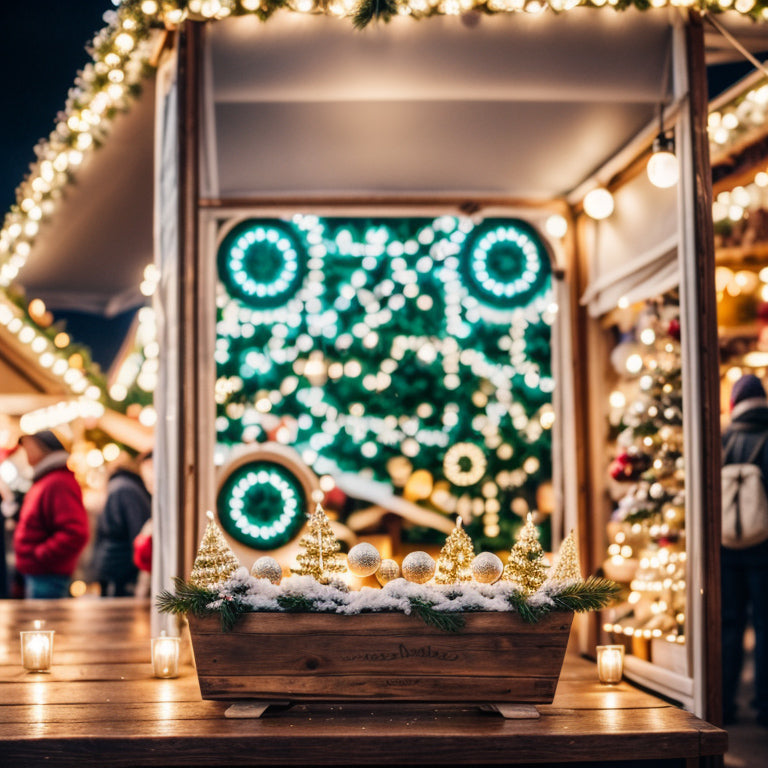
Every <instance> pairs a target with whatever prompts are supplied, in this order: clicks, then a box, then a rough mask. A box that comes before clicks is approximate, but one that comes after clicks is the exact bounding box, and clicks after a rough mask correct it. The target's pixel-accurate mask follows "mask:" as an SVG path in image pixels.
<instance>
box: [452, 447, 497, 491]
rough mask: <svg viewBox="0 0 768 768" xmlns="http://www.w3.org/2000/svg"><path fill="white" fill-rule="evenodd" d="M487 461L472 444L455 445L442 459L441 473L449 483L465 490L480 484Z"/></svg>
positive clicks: (481, 451) (480, 451) (479, 449)
mask: <svg viewBox="0 0 768 768" xmlns="http://www.w3.org/2000/svg"><path fill="white" fill-rule="evenodd" d="M487 465H488V461H487V459H486V458H485V454H484V453H483V450H482V449H481V448H479V447H478V446H477V445H475V444H474V443H456V445H452V446H451V447H450V448H449V449H448V450H447V451H446V452H445V456H444V457H443V471H444V472H445V476H446V478H447V479H448V481H449V482H451V483H453V484H454V485H458V486H460V487H462V488H466V487H467V486H469V485H474V484H475V483H478V482H480V480H481V479H482V478H483V476H484V475H485V468H486V466H487Z"/></svg>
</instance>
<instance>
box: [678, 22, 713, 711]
mask: <svg viewBox="0 0 768 768" xmlns="http://www.w3.org/2000/svg"><path fill="white" fill-rule="evenodd" d="M685 38H686V46H685V49H686V69H687V75H688V78H687V79H688V87H689V101H688V109H689V129H690V141H691V147H692V162H693V168H692V171H693V176H694V182H693V183H694V200H693V210H692V211H690V212H689V215H691V216H693V219H694V247H695V253H696V259H697V264H696V269H695V270H694V272H695V274H694V275H688V276H687V277H686V280H687V284H688V285H689V287H690V288H691V289H692V294H693V295H692V296H691V297H690V300H691V301H692V302H694V306H695V309H696V319H697V322H698V327H696V328H691V329H690V333H691V336H692V338H693V340H694V342H693V343H695V344H696V345H697V347H698V349H697V352H696V354H697V355H698V360H699V363H700V365H699V370H698V371H694V370H689V371H688V372H687V375H688V376H697V377H699V394H700V397H699V400H698V402H687V403H685V405H684V407H685V409H686V411H687V412H688V414H690V415H691V416H692V418H693V419H695V420H696V421H697V422H698V424H699V425H700V434H701V442H702V445H701V452H700V454H699V457H700V461H701V465H702V466H701V471H700V472H699V473H698V478H699V481H700V485H699V487H691V486H689V485H688V480H686V495H687V496H688V497H689V498H694V497H699V498H700V499H701V512H702V518H703V519H702V523H701V536H700V538H699V540H698V541H697V542H696V545H697V547H698V549H699V552H698V556H699V558H700V561H699V563H698V566H699V568H698V571H699V573H700V574H701V577H702V580H703V583H702V584H701V585H700V586H701V588H702V589H703V591H704V594H703V601H702V603H701V605H702V609H703V612H704V615H703V616H702V622H701V625H700V626H702V627H704V628H705V631H706V636H705V637H704V638H703V644H702V649H703V654H704V658H703V659H702V660H701V667H699V669H701V668H703V669H704V670H706V680H702V681H700V684H702V685H705V688H704V692H705V694H704V707H705V711H704V713H703V716H704V718H705V719H706V720H708V721H709V722H711V723H714V724H715V725H718V724H719V723H720V722H721V721H722V690H721V684H720V673H719V670H720V668H721V658H720V647H721V637H720V453H721V450H720V377H719V363H720V361H719V348H718V342H717V299H716V295H715V245H714V232H713V224H712V170H711V167H710V162H709V137H708V135H707V111H708V99H707V72H706V62H705V49H704V30H703V21H702V19H701V17H700V16H699V14H698V13H696V12H692V13H691V14H690V15H689V19H688V23H687V25H686V28H685ZM683 332H684V333H685V329H683ZM688 458H689V457H686V459H688Z"/></svg>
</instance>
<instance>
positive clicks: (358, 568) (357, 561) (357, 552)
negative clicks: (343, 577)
mask: <svg viewBox="0 0 768 768" xmlns="http://www.w3.org/2000/svg"><path fill="white" fill-rule="evenodd" d="M379 565H381V555H380V554H379V550H378V549H376V547H374V546H373V544H368V543H367V542H363V543H361V544H355V546H354V547H352V549H350V550H349V554H348V555H347V566H348V567H349V572H350V573H351V574H352V575H354V576H370V575H371V574H372V573H376V571H377V570H378V567H379Z"/></svg>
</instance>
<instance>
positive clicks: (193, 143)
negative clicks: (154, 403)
mask: <svg viewBox="0 0 768 768" xmlns="http://www.w3.org/2000/svg"><path fill="white" fill-rule="evenodd" d="M202 35H203V25H202V24H201V23H200V22H196V21H187V22H185V24H184V27H183V30H182V34H181V35H180V39H179V126H178V137H179V217H180V219H179V239H180V243H179V249H180V254H179V255H180V269H179V320H178V321H179V336H178V338H179V354H180V361H179V362H180V381H179V390H178V392H177V398H178V402H179V404H180V406H181V407H180V413H181V424H180V427H181V429H180V435H179V441H180V444H179V455H180V456H181V467H180V472H181V476H180V478H179V515H180V516H181V519H180V521H179V523H180V525H179V530H180V531H181V532H182V535H181V536H180V540H179V550H178V558H179V560H178V562H179V567H180V569H181V571H182V573H185V574H186V573H189V572H190V570H191V568H192V563H193V562H194V554H195V546H196V543H197V538H198V537H197V513H198V510H199V487H198V477H197V475H198V466H199V458H200V457H199V429H198V419H197V414H198V409H199V402H200V397H199V387H200V382H199V381H198V377H197V354H198V348H199V344H198V341H199V334H200V320H199V306H200V304H199V300H198V299H199V292H200V286H199V282H198V276H199V274H200V270H199V269H198V260H199V252H200V236H199V221H198V215H199V208H198V203H199V197H200V168H199V157H200V119H199V115H200V87H201V85H200V83H201V72H200V63H201V61H202V57H201V50H202Z"/></svg>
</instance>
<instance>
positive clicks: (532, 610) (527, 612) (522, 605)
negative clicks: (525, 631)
mask: <svg viewBox="0 0 768 768" xmlns="http://www.w3.org/2000/svg"><path fill="white" fill-rule="evenodd" d="M507 600H508V601H509V604H510V605H511V606H512V607H513V608H514V609H515V610H516V611H517V613H518V614H519V616H520V618H521V619H522V620H523V621H524V622H525V623H526V624H535V623H536V622H537V621H538V620H539V619H540V618H541V617H542V616H543V615H544V614H545V613H547V611H546V610H542V608H543V606H533V605H529V604H528V599H527V597H526V596H525V595H524V594H523V593H522V592H517V591H515V592H512V593H511V594H510V595H509V597H508V598H507Z"/></svg>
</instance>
